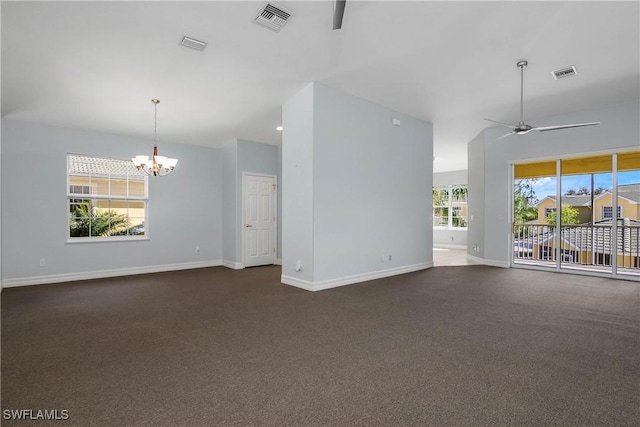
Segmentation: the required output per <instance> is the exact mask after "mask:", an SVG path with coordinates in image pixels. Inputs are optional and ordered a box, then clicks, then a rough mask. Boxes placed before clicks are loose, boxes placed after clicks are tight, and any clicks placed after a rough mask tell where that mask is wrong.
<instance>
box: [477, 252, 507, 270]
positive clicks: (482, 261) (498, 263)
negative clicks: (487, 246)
mask: <svg viewBox="0 0 640 427" xmlns="http://www.w3.org/2000/svg"><path fill="white" fill-rule="evenodd" d="M467 259H468V260H469V261H475V262H477V263H478V264H484V265H489V266H491V267H500V268H509V263H508V262H505V261H496V260H494V259H484V258H478V257H477V256H473V255H469V254H467Z"/></svg>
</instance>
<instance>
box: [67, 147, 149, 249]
mask: <svg viewBox="0 0 640 427" xmlns="http://www.w3.org/2000/svg"><path fill="white" fill-rule="evenodd" d="M72 156H79V157H85V158H95V159H98V160H102V161H104V162H109V161H113V162H114V163H115V162H118V163H120V162H126V163H131V166H132V169H131V171H132V175H133V174H135V175H136V176H137V177H141V178H142V181H144V195H142V196H131V195H129V194H127V195H125V196H123V195H111V194H110V193H111V178H112V176H111V173H109V174H108V175H106V176H101V177H100V178H101V179H105V178H107V179H108V188H109V191H108V193H109V194H107V195H98V194H95V192H96V188H95V187H96V186H95V185H93V183H92V182H91V177H92V176H93V175H91V174H81V173H72V172H70V160H71V157H72ZM133 168H135V165H134V164H133V162H132V161H131V160H130V159H117V158H112V157H104V156H92V155H87V154H76V153H68V154H67V171H66V175H67V179H66V188H67V189H66V194H67V198H66V212H67V223H66V228H67V243H98V242H122V241H141V240H149V177H148V176H147V175H146V174H144V173H143V172H133V170H134V169H133ZM136 170H137V169H136ZM72 176H88V177H89V188H90V189H91V190H90V192H91V194H76V193H72V192H71V185H74V186H77V185H78V184H70V177H72ZM114 178H115V177H114ZM117 179H123V176H117ZM125 179H126V180H127V187H128V186H129V176H128V175H127V176H126V178H125ZM136 181H140V179H136ZM82 186H83V187H86V185H82ZM73 199H75V200H78V199H88V200H90V201H91V202H93V201H99V200H108V201H112V200H117V201H135V202H144V234H143V235H127V236H82V237H71V230H70V227H69V221H70V219H69V214H70V203H71V200H73ZM91 202H90V203H91ZM91 204H93V203H91Z"/></svg>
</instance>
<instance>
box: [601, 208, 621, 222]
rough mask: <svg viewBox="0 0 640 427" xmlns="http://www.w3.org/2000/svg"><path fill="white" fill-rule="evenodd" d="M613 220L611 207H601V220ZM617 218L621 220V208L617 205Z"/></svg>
mask: <svg viewBox="0 0 640 427" xmlns="http://www.w3.org/2000/svg"><path fill="white" fill-rule="evenodd" d="M611 218H613V206H603V207H602V219H611ZM618 218H622V206H620V205H618Z"/></svg>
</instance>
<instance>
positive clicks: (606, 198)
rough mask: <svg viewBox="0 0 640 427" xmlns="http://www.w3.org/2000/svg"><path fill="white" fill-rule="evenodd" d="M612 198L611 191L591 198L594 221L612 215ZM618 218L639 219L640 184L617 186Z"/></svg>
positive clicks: (602, 219) (609, 217)
mask: <svg viewBox="0 0 640 427" xmlns="http://www.w3.org/2000/svg"><path fill="white" fill-rule="evenodd" d="M612 200H613V197H612V194H611V191H607V192H605V193H602V194H600V195H598V196H596V197H595V199H593V205H594V207H595V221H596V222H599V221H604V220H607V219H611V218H612V217H613V215H612V214H613V203H612ZM618 218H627V219H631V220H635V221H639V220H640V184H628V185H619V186H618Z"/></svg>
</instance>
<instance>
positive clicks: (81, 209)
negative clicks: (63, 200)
mask: <svg viewBox="0 0 640 427" xmlns="http://www.w3.org/2000/svg"><path fill="white" fill-rule="evenodd" d="M148 193H149V192H148V178H147V176H146V174H144V173H143V172H141V171H138V170H137V168H136V167H135V166H134V164H133V162H132V161H131V160H121V159H112V158H105V157H93V156H86V155H79V154H68V155H67V200H68V212H69V224H68V230H69V239H70V240H71V241H83V240H91V241H98V240H122V239H124V240H127V239H140V238H144V237H145V235H146V234H148V230H146V219H147V213H148V212H147V200H148Z"/></svg>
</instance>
